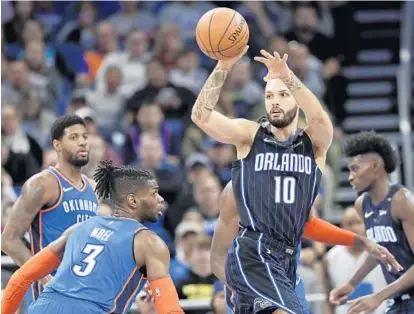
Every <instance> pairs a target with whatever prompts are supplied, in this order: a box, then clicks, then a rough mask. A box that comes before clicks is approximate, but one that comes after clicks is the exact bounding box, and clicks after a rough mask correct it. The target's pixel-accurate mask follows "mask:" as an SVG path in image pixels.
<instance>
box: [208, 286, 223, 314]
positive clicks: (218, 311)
mask: <svg viewBox="0 0 414 314" xmlns="http://www.w3.org/2000/svg"><path fill="white" fill-rule="evenodd" d="M211 307H212V308H213V312H212V313H211V314H226V313H227V305H226V296H225V294H224V285H223V283H222V282H221V281H220V280H217V281H216V282H215V283H214V288H213V296H212V298H211Z"/></svg>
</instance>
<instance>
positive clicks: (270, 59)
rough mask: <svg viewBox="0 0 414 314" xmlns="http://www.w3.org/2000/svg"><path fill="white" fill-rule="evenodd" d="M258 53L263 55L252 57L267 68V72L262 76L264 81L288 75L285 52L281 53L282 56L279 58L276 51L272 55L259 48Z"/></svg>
mask: <svg viewBox="0 0 414 314" xmlns="http://www.w3.org/2000/svg"><path fill="white" fill-rule="evenodd" d="M260 53H261V54H262V56H263V57H254V60H256V61H257V62H260V63H263V64H264V65H265V66H266V67H267V69H268V70H269V73H268V74H267V75H266V76H265V77H264V80H265V82H267V81H269V80H272V79H277V78H280V77H283V76H288V75H289V73H290V69H289V67H288V65H287V63H286V62H287V59H288V55H287V54H285V55H283V58H281V57H280V55H279V53H278V52H276V51H275V52H274V53H273V55H272V54H271V53H269V52H267V51H266V50H264V49H262V50H260Z"/></svg>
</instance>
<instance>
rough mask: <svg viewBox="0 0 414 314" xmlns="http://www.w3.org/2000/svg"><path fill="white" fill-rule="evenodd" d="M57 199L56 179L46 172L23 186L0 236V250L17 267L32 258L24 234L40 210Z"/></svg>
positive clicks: (32, 178) (35, 176)
mask: <svg viewBox="0 0 414 314" xmlns="http://www.w3.org/2000/svg"><path fill="white" fill-rule="evenodd" d="M58 197H59V190H58V184H57V182H56V179H55V178H54V177H53V175H52V174H49V173H47V172H42V173H39V174H36V175H34V176H33V177H31V178H30V179H29V180H27V181H26V183H25V184H24V185H23V187H22V191H21V194H20V196H19V198H18V199H17V200H16V202H15V203H14V205H13V209H12V211H11V213H10V216H9V219H8V221H7V222H6V225H5V228H4V231H3V233H2V236H1V240H2V241H1V250H2V251H3V252H4V253H6V254H7V255H9V256H10V257H11V258H12V259H13V261H14V262H15V263H16V264H17V265H18V266H22V265H23V264H24V263H25V262H26V261H27V260H28V259H29V258H30V257H31V256H32V254H31V253H30V250H29V249H28V248H27V247H26V245H25V244H24V242H23V237H24V234H25V233H26V231H27V230H28V229H29V226H30V224H31V223H32V221H33V219H34V217H35V216H36V215H37V214H38V213H39V211H40V209H41V208H42V207H43V206H44V205H47V204H50V203H52V202H55V201H57V198H58Z"/></svg>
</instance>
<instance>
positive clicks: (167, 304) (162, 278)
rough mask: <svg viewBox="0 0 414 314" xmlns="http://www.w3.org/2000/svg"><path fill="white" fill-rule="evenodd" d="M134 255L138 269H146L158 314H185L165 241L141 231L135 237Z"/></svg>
mask: <svg viewBox="0 0 414 314" xmlns="http://www.w3.org/2000/svg"><path fill="white" fill-rule="evenodd" d="M134 255H135V261H136V263H137V267H138V268H141V267H142V266H145V267H146V270H147V279H148V282H149V286H150V289H151V292H152V296H153V298H154V301H155V306H156V307H157V311H158V313H159V314H178V313H180V314H184V311H183V310H182V309H181V306H180V302H179V299H178V294H177V290H176V289H175V286H174V283H173V281H172V279H171V277H170V274H169V269H170V252H169V251H168V247H167V245H166V244H165V243H164V241H162V240H161V238H160V237H159V236H157V235H156V234H155V233H153V232H151V231H147V230H144V231H141V232H139V233H138V234H137V235H136V236H135V240H134Z"/></svg>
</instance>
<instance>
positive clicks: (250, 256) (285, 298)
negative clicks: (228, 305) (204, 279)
mask: <svg viewBox="0 0 414 314" xmlns="http://www.w3.org/2000/svg"><path fill="white" fill-rule="evenodd" d="M295 255H296V248H293V247H288V246H286V245H284V244H282V243H279V242H276V241H275V240H274V239H271V238H269V237H266V236H265V235H264V234H262V233H258V232H255V231H250V230H247V229H244V230H242V231H241V232H240V233H239V235H238V236H237V238H236V239H235V240H234V241H233V243H232V246H231V248H230V250H229V255H228V257H227V262H226V279H227V283H228V285H229V287H230V289H231V290H232V292H233V304H234V307H233V310H234V313H235V314H244V313H261V314H265V313H273V312H274V311H275V310H276V309H279V308H280V309H283V310H284V311H285V312H288V313H290V314H305V313H306V312H305V311H304V310H303V308H302V305H301V303H300V301H299V298H298V296H297V294H296V290H295V286H296V256H295Z"/></svg>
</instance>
